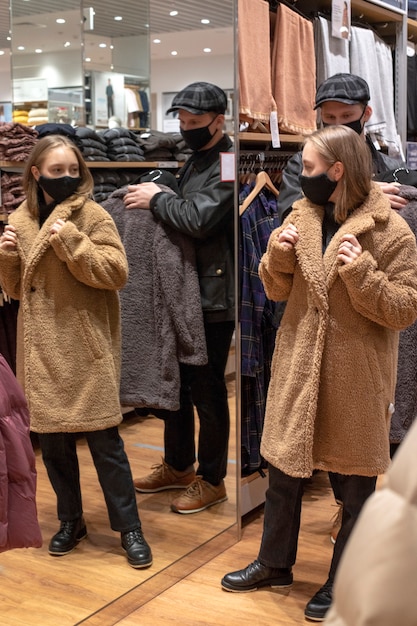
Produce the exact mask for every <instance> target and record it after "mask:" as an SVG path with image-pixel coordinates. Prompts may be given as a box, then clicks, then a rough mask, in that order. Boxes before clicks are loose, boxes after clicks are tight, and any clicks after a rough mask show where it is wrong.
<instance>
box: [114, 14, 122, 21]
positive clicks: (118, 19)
mask: <svg viewBox="0 0 417 626" xmlns="http://www.w3.org/2000/svg"><path fill="white" fill-rule="evenodd" d="M114 19H115V21H116V22H121V21H122V19H123V18H122V16H121V15H116V17H115V18H114Z"/></svg>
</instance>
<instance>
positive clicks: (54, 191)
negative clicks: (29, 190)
mask: <svg viewBox="0 0 417 626" xmlns="http://www.w3.org/2000/svg"><path fill="white" fill-rule="evenodd" d="M80 182H81V177H80V176H60V177H59V178H49V177H47V176H39V180H38V185H39V187H40V188H41V189H43V191H45V192H46V193H47V194H48V196H51V198H53V199H54V200H55V201H56V202H63V201H64V200H66V199H67V198H69V197H70V196H72V194H73V193H75V192H76V191H77V189H78V187H79V185H80Z"/></svg>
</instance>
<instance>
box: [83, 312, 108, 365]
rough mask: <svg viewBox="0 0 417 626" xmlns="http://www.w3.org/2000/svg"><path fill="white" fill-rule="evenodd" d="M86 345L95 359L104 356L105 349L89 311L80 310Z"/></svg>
mask: <svg viewBox="0 0 417 626" xmlns="http://www.w3.org/2000/svg"><path fill="white" fill-rule="evenodd" d="M78 317H79V319H80V325H81V329H82V334H83V338H84V342H85V345H86V347H87V349H88V351H89V353H90V354H91V356H92V357H93V359H101V358H103V355H104V351H103V348H102V345H101V342H100V339H99V337H98V335H97V332H96V329H95V328H94V325H93V324H92V323H91V320H90V316H89V315H88V312H87V311H78Z"/></svg>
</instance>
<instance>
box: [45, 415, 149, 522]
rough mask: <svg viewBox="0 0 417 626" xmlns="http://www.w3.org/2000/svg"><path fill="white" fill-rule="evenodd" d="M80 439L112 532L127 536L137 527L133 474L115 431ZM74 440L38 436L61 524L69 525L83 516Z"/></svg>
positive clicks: (56, 435)
mask: <svg viewBox="0 0 417 626" xmlns="http://www.w3.org/2000/svg"><path fill="white" fill-rule="evenodd" d="M78 434H79V433H78ZM83 435H84V436H85V438H86V440H87V444H88V447H89V449H90V452H91V456H92V458H93V461H94V465H95V468H96V470H97V475H98V479H99V481H100V485H101V488H102V490H103V494H104V498H105V501H106V505H107V510H108V514H109V519H110V525H111V527H112V529H113V530H115V531H119V532H126V531H130V530H134V529H135V528H138V527H140V520H139V514H138V508H137V503H136V494H135V487H134V484H133V479H132V473H131V469H130V465H129V461H128V458H127V456H126V452H125V449H124V444H123V440H122V438H121V437H120V435H119V430H118V428H117V427H116V426H115V427H113V428H107V429H106V430H98V431H93V432H85V433H83ZM76 438H77V433H48V434H45V433H43V434H39V444H40V447H41V451H42V458H43V461H44V463H45V467H46V470H47V472H48V476H49V480H50V481H51V485H52V487H53V489H54V491H55V493H56V497H57V510H58V519H60V520H61V521H72V520H75V519H78V518H79V517H81V515H82V514H83V507H82V499H81V488H80V470H79V464H78V457H77V450H76Z"/></svg>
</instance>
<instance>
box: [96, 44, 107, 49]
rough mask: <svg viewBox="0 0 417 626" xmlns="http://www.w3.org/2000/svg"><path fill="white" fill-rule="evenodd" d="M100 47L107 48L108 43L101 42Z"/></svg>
mask: <svg viewBox="0 0 417 626" xmlns="http://www.w3.org/2000/svg"><path fill="white" fill-rule="evenodd" d="M98 47H99V48H107V44H106V43H99V44H98Z"/></svg>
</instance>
